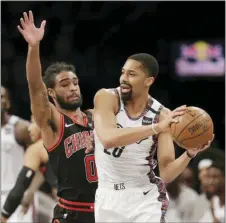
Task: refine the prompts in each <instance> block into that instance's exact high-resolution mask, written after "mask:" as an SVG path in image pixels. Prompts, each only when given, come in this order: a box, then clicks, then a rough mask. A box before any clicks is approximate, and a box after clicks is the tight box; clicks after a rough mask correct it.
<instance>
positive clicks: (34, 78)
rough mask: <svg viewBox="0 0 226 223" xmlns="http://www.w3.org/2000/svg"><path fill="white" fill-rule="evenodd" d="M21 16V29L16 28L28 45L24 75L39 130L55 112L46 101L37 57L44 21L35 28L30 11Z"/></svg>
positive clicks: (46, 97)
mask: <svg viewBox="0 0 226 223" xmlns="http://www.w3.org/2000/svg"><path fill="white" fill-rule="evenodd" d="M23 16H24V18H21V19H20V23H21V27H20V26H17V28H18V30H19V32H20V33H21V34H22V35H23V37H24V39H25V40H26V41H27V43H28V54H27V62H26V73H27V80H28V87H29V94H30V99H31V111H32V114H33V115H34V118H35V120H36V122H37V124H38V125H39V126H40V128H45V126H46V125H47V123H48V120H50V119H51V118H52V115H53V112H54V111H53V110H55V108H54V106H52V105H51V103H50V102H49V100H48V94H47V89H46V86H45V84H44V83H43V81H42V67H41V62H40V56H39V47H40V41H41V40H42V38H43V36H44V32H45V30H44V29H45V24H46V21H43V22H42V23H41V26H40V28H37V27H36V26H35V24H34V17H33V14H32V12H31V11H29V16H28V15H27V13H26V12H24V13H23Z"/></svg>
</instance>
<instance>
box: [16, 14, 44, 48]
mask: <svg viewBox="0 0 226 223" xmlns="http://www.w3.org/2000/svg"><path fill="white" fill-rule="evenodd" d="M23 16H24V18H20V23H21V27H22V28H21V27H20V26H19V25H18V26H17V28H18V30H19V32H20V33H21V34H22V35H23V37H24V39H25V40H26V41H27V43H28V44H29V45H30V46H35V45H37V44H38V43H39V42H40V41H41V40H42V38H43V36H44V32H45V25H46V21H45V20H44V21H42V23H41V26H40V28H37V27H36V26H35V24H34V17H33V13H32V11H29V16H28V15H27V13H26V12H24V13H23Z"/></svg>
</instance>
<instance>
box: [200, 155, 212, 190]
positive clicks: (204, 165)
mask: <svg viewBox="0 0 226 223" xmlns="http://www.w3.org/2000/svg"><path fill="white" fill-rule="evenodd" d="M212 163H213V161H212V160H210V159H203V160H201V161H200V162H199V164H198V178H199V181H200V191H201V193H202V192H203V190H204V188H203V186H204V184H205V182H204V181H205V179H206V176H207V169H208V168H209V167H210V166H211V165H212Z"/></svg>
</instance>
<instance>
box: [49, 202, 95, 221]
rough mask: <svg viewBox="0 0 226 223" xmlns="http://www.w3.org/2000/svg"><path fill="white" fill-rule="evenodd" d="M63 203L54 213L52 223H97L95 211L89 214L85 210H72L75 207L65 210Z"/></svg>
mask: <svg viewBox="0 0 226 223" xmlns="http://www.w3.org/2000/svg"><path fill="white" fill-rule="evenodd" d="M62 206H64V205H62V203H61V202H59V203H58V204H57V205H56V207H55V208H54V211H53V220H52V223H95V219H94V210H93V212H87V211H86V210H85V209H84V210H81V211H79V210H70V209H71V208H73V209H76V208H74V207H71V206H70V207H69V208H67V207H66V208H64V207H62Z"/></svg>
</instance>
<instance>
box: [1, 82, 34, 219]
mask: <svg viewBox="0 0 226 223" xmlns="http://www.w3.org/2000/svg"><path fill="white" fill-rule="evenodd" d="M10 108H11V100H10V95H9V91H8V90H7V89H6V88H5V87H3V86H1V204H2V206H3V205H4V203H5V200H6V198H7V196H8V194H9V192H10V190H11V189H12V188H13V186H14V184H15V182H16V179H17V176H18V174H19V171H20V169H21V168H22V166H23V157H24V150H25V149H26V148H27V147H28V146H29V145H30V144H31V140H30V136H29V132H28V126H29V122H28V121H25V120H23V119H21V118H19V117H17V116H15V115H11V114H10V113H9V110H10ZM2 214H3V215H4V217H6V218H8V217H9V213H8V212H7V211H6V210H4V208H3V209H2ZM18 214H19V212H15V214H14V215H13V216H12V218H11V219H10V221H15V222H23V220H24V221H25V222H31V221H32V211H29V212H28V213H27V215H26V216H24V218H23V219H19V215H18Z"/></svg>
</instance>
